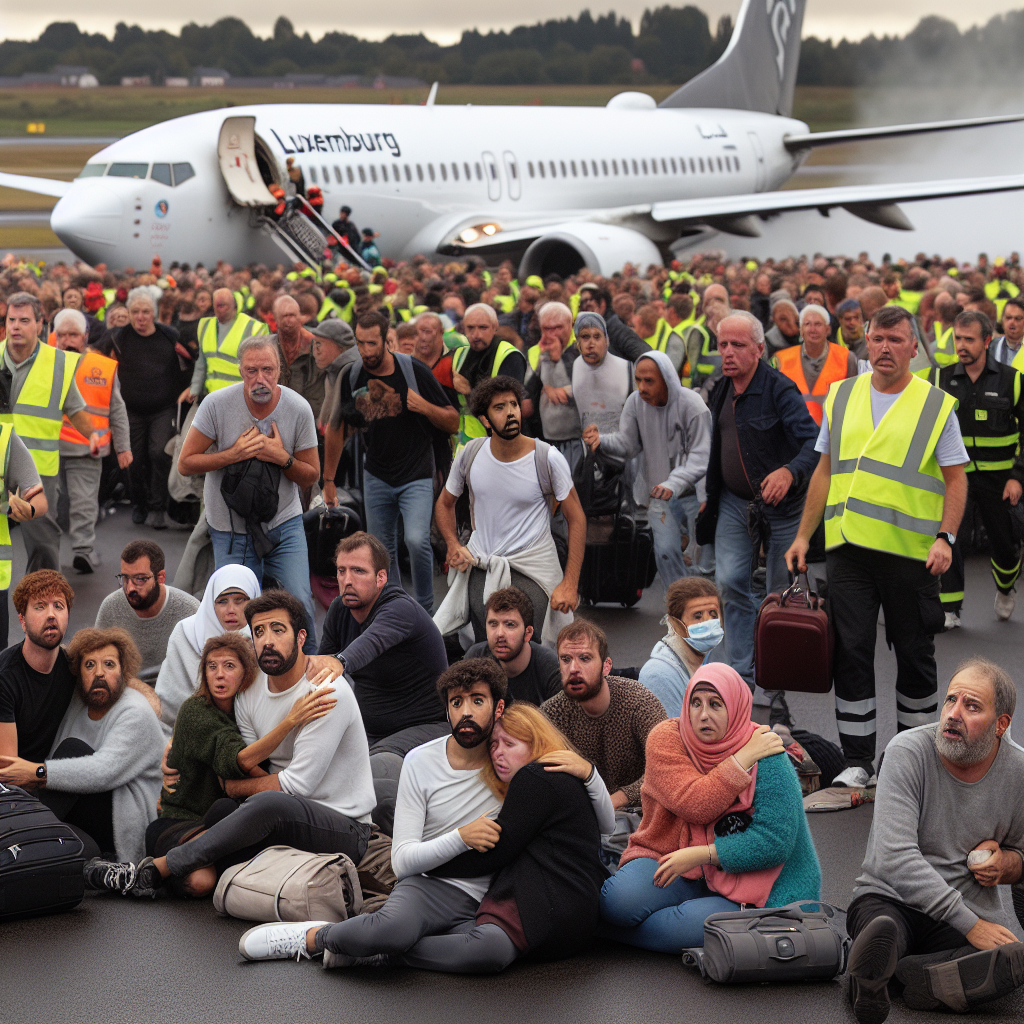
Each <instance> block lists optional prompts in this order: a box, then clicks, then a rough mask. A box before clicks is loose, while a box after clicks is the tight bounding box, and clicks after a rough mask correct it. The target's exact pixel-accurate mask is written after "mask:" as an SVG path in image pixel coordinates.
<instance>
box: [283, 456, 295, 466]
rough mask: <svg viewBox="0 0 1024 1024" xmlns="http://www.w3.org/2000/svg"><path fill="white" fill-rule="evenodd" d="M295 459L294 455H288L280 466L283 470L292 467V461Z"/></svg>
mask: <svg viewBox="0 0 1024 1024" xmlns="http://www.w3.org/2000/svg"><path fill="white" fill-rule="evenodd" d="M294 461H295V456H294V455H289V456H288V461H287V462H286V463H285V464H284V465H283V466H282V467H281V468H282V469H283V470H289V469H291V468H292V463H293V462H294Z"/></svg>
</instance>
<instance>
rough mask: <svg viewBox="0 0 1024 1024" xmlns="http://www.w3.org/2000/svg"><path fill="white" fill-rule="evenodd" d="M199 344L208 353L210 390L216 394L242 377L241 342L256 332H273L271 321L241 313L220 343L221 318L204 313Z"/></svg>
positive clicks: (208, 389) (206, 355) (208, 386)
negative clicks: (269, 326)
mask: <svg viewBox="0 0 1024 1024" xmlns="http://www.w3.org/2000/svg"><path fill="white" fill-rule="evenodd" d="M198 333H199V347H200V348H201V349H202V351H203V355H204V356H205V357H206V390H207V391H208V392H209V393H210V394H213V392H214V391H220V389H221V388H226V387H230V386H231V385H232V384H237V383H239V381H241V379H242V373H241V371H240V370H239V368H238V346H239V345H240V344H241V343H242V342H243V341H245V339H246V338H250V337H252V336H253V335H255V334H269V333H270V331H269V329H268V328H267V325H266V324H265V323H263V321H262V320H256V319H254V318H253V317H251V316H249V315H248V314H246V313H239V314H238V315H237V316H236V317H235V319H234V322H233V323H232V324H231V330H230V331H228V333H227V336H226V337H225V338H224V340H223V341H222V342H221V343H220V345H218V344H217V318H216V317H215V316H204V317H203V319H202V320H200V321H199V332H198Z"/></svg>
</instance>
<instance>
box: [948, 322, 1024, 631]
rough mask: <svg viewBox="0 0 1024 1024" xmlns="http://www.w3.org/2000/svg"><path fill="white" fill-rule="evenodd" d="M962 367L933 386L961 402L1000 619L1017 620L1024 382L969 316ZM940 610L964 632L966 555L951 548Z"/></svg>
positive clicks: (956, 328)
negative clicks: (1013, 510)
mask: <svg viewBox="0 0 1024 1024" xmlns="http://www.w3.org/2000/svg"><path fill="white" fill-rule="evenodd" d="M953 333H954V337H955V339H956V354H957V356H958V358H959V362H958V363H957V364H956V365H955V366H946V367H943V368H942V369H941V370H939V371H937V372H936V373H935V374H934V376H933V378H932V383H933V384H935V385H936V386H938V387H940V388H942V390H943V391H946V392H948V393H949V394H951V395H952V396H953V397H954V398H955V399H956V400H957V407H956V415H957V419H958V420H959V421H960V432H961V434H963V438H964V444H965V445H966V446H967V454H968V456H969V457H970V460H971V461H970V462H969V463H968V464H967V467H966V472H967V483H968V492H967V493H968V495H969V496H970V497H971V498H972V499H973V500H974V506H975V508H976V509H977V510H978V515H979V516H981V521H982V523H984V525H985V532H986V533H987V534H988V537H989V542H990V543H991V545H992V577H993V579H994V580H995V583H996V601H995V612H996V618H999V619H1003V620H1006V619H1008V618H1009V617H1010V616H1011V615H1012V614H1013V605H1014V595H1013V588H1014V584H1015V583H1016V581H1017V575H1018V573H1019V572H1020V543H1019V541H1018V539H1017V538H1016V537H1015V536H1014V530H1013V526H1012V520H1011V516H1010V505H1016V504H1017V503H1018V502H1019V501H1020V500H1021V493H1022V487H1021V483H1022V481H1024V456H1021V455H1020V454H1018V451H1017V448H1018V443H1019V441H1020V425H1021V423H1022V422H1024V395H1022V394H1021V377H1020V374H1019V373H1018V372H1017V371H1016V370H1015V369H1013V367H1012V366H1006V365H1005V364H1004V363H1000V362H998V361H997V360H996V359H995V358H994V357H993V355H992V354H991V353H990V351H989V342H991V340H992V322H991V321H990V320H989V318H988V317H987V316H985V314H984V313H978V312H976V311H975V310H968V311H966V312H963V313H961V314H960V315H959V316H958V317H957V318H956V319H955V320H954V321H953ZM941 586H942V607H943V609H944V610H945V613H946V629H956V628H957V627H958V626H959V625H960V608H961V607H962V605H963V603H964V554H963V549H962V547H961V544H960V542H959V541H958V542H957V543H956V544H954V545H953V564H952V565H951V566H950V568H949V569H948V570H947V571H946V572H944V573H943V574H942V584H941Z"/></svg>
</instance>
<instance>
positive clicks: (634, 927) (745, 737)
mask: <svg viewBox="0 0 1024 1024" xmlns="http://www.w3.org/2000/svg"><path fill="white" fill-rule="evenodd" d="M751 704H752V701H751V693H750V688H749V687H748V686H747V684H746V683H745V682H744V681H743V679H742V677H741V676H740V675H739V674H738V673H737V672H736V671H735V670H734V669H732V668H730V667H729V666H728V665H722V664H710V665H702V666H701V667H700V668H699V669H698V670H697V671H696V672H695V673H694V674H693V676H692V677H691V678H690V681H689V683H688V684H687V687H686V697H685V702H684V705H683V707H682V709H681V714H680V716H679V717H678V718H670V719H668V720H667V721H665V722H660V723H659V724H658V725H656V726H655V727H654V728H653V729H652V730H651V732H650V734H649V735H648V737H647V769H646V774H645V776H644V784H643V788H642V789H641V794H640V795H641V801H642V803H643V821H642V823H641V825H640V827H639V828H638V829H637V830H636V832H634V833H633V835H632V836H631V837H630V840H629V846H628V848H627V849H626V852H625V853H624V854H623V855H622V860H621V862H620V864H619V871H618V873H617V874H615V875H613V876H612V877H611V878H609V879H608V881H607V882H605V884H604V888H603V889H602V891H601V917H602V919H603V921H604V922H605V925H604V928H603V929H602V934H604V935H605V936H607V937H609V938H615V939H618V940H619V941H621V942H627V943H629V944H630V945H634V946H641V947H642V948H644V949H651V950H655V951H658V952H664V953H679V952H680V951H681V950H683V949H685V948H687V947H690V946H702V945H703V944H704V919H705V918H706V917H707V916H708V915H709V914H715V913H719V912H722V911H726V910H736V909H738V908H740V907H742V906H755V907H778V906H783V905H785V904H786V903H792V902H794V901H795V900H817V899H818V898H819V897H820V891H821V867H820V865H819V864H818V857H817V854H816V853H815V852H814V843H813V841H812V840H811V833H810V830H809V829H808V827H807V819H806V816H805V814H804V808H803V799H802V796H801V792H800V782H799V780H798V779H797V775H796V772H795V770H794V769H793V767H792V765H791V764H790V762H789V758H788V757H787V756H786V754H785V752H784V751H783V747H782V741H781V740H780V739H779V737H778V736H776V735H775V733H773V732H771V731H770V730H769V729H768V727H767V726H765V725H758V724H757V723H756V722H752V721H751V720H750V712H751Z"/></svg>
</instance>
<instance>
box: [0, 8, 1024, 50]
mask: <svg viewBox="0 0 1024 1024" xmlns="http://www.w3.org/2000/svg"><path fill="white" fill-rule="evenodd" d="M660 2H661V0H614V2H608V3H600V2H597V3H592V4H590V5H589V6H590V9H591V10H592V11H594V12H595V13H604V12H605V11H607V10H608V9H609V8H610V9H613V10H615V11H616V12H617V13H618V14H619V15H620V16H626V17H629V18H631V19H632V20H633V22H634V25H635V24H636V23H637V22H638V21H639V19H640V16H641V15H642V14H643V11H644V8H646V7H654V6H658V5H659V3H660ZM676 2H677V3H678V2H679V0H676ZM481 6H482V5H481V4H479V3H469V2H467V0H447V2H445V3H437V4H430V5H427V4H424V3H423V2H422V0H390V2H389V3H386V4H364V3H353V2H352V0H346V2H344V3H339V2H337V0H305V2H304V3H303V4H301V5H300V7H299V8H295V7H294V5H291V4H286V3H283V2H282V0H249V2H248V4H246V5H245V6H244V7H243V6H242V5H240V4H238V3H228V2H227V0H177V2H176V3H173V4H155V5H153V4H148V5H143V6H142V7H141V8H140V7H139V6H138V5H125V4H124V3H123V2H122V0H90V2H89V3H88V4H82V3H81V0H47V2H46V3H45V4H43V5H41V6H40V7H38V8H37V7H35V6H34V5H31V4H25V3H22V2H21V0H0V26H2V28H0V32H2V34H3V36H4V37H5V38H8V39H34V38H35V37H36V36H38V34H39V33H40V32H41V31H42V30H43V29H44V28H45V27H46V26H47V25H48V24H49V23H50V22H52V21H75V22H77V23H78V25H79V27H80V28H82V29H87V30H88V31H90V32H103V33H105V34H107V35H111V34H112V32H113V27H114V25H115V24H116V23H117V22H118V21H121V20H124V21H128V22H129V23H131V24H139V25H142V26H144V27H146V28H165V29H169V30H171V31H174V32H177V31H178V30H179V29H180V28H181V26H182V24H185V23H187V22H188V21H190V20H192V21H196V22H198V23H200V24H209V23H211V22H213V21H216V20H217V18H221V17H225V16H227V15H229V14H233V15H236V16H238V17H241V18H244V20H245V21H246V22H247V23H248V24H249V25H250V26H251V27H252V28H253V29H254V30H255V31H256V32H258V33H259V34H261V35H265V34H267V33H269V31H270V29H271V28H272V26H273V24H274V21H275V20H276V19H277V16H278V15H279V14H281V13H282V11H285V12H287V13H288V15H289V17H291V19H292V21H293V23H294V24H295V27H296V28H297V29H299V30H300V31H309V32H310V33H311V34H312V35H313V37H314V38H319V37H320V36H321V35H323V33H324V32H326V31H329V30H332V29H340V30H344V31H347V32H352V33H354V34H356V35H360V36H363V37H365V38H373V39H381V38H384V37H385V36H387V35H389V34H391V33H392V32H399V33H406V32H416V31H420V30H422V31H423V32H424V33H425V34H426V35H427V36H429V37H430V38H431V39H435V40H437V41H438V42H440V43H452V42H455V41H457V40H458V38H459V36H460V34H461V32H462V30H463V29H466V28H474V27H475V28H478V29H481V30H482V31H486V30H487V29H491V28H495V29H497V28H511V27H513V26H514V25H519V24H524V23H525V24H529V23H532V22H535V21H539V20H544V19H547V18H552V17H566V16H568V15H574V16H575V15H576V14H578V13H579V11H580V10H581V9H582V8H584V7H585V6H588V5H587V3H586V0H519V2H518V3H516V4H514V5H511V4H509V5H503V4H486V5H483V6H484V7H485V8H486V10H484V11H481ZM680 6H682V4H680ZM697 6H699V7H702V8H703V9H704V10H705V11H707V12H708V16H709V18H710V20H711V23H712V25H714V24H715V23H716V22H717V20H718V18H719V16H720V15H722V14H731V15H732V16H733V17H735V16H736V12H737V11H738V10H739V7H740V0H697ZM1019 6H1020V0H1018V2H1017V3H1013V2H1008V0H972V2H971V3H963V0H907V2H905V3H902V4H897V3H894V2H893V0H858V2H857V3H837V2H836V0H808V8H807V15H806V17H805V18H804V35H805V36H806V35H817V36H819V37H822V36H828V37H832V38H834V39H840V38H842V37H844V36H845V37H846V38H848V39H859V38H861V37H862V36H866V35H869V34H870V33H872V32H873V33H875V35H886V34H889V35H893V34H899V35H902V34H903V33H905V32H907V31H908V30H909V29H911V28H913V26H914V25H915V24H917V22H918V20H919V19H920V18H922V17H924V16H925V15H928V14H939V15H943V16H944V17H947V18H950V19H952V20H953V21H955V22H957V23H958V24H959V25H960V26H961V28H966V27H968V26H970V25H974V24H978V23H984V22H985V21H987V20H988V19H989V18H990V17H992V15H994V14H1000V13H1002V12H1004V11H1007V10H1011V9H1013V8H1015V7H1019ZM289 8H291V10H288V9H289ZM385 18H386V20H385Z"/></svg>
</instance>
